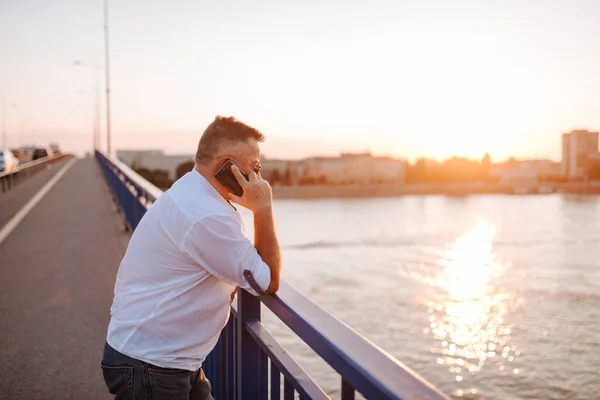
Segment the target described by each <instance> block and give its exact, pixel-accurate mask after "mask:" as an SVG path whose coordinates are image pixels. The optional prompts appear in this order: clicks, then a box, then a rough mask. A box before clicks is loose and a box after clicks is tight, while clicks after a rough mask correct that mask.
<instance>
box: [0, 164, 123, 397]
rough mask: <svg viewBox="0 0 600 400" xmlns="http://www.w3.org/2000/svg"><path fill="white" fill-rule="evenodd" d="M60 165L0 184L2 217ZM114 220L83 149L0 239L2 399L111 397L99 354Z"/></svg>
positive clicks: (111, 272)
mask: <svg viewBox="0 0 600 400" xmlns="http://www.w3.org/2000/svg"><path fill="white" fill-rule="evenodd" d="M63 165H64V163H60V164H56V165H54V166H53V167H52V169H50V170H48V171H44V172H41V173H40V174H38V175H36V176H35V177H32V178H31V180H29V181H27V182H24V183H22V184H21V185H20V186H17V187H16V188H15V189H14V190H13V191H11V192H8V193H4V194H0V209H1V211H0V227H2V226H4V224H6V222H7V221H8V220H9V219H10V218H11V216H12V215H14V214H15V213H16V212H17V211H18V210H19V209H20V207H22V206H23V205H24V203H25V202H26V201H27V200H28V199H29V198H31V197H32V196H33V195H34V194H35V193H36V192H37V190H39V189H40V188H41V187H42V186H43V185H44V184H45V182H47V181H48V180H49V179H50V177H51V176H52V175H53V174H55V173H56V172H57V171H58V170H60V168H61V167H62V166H63ZM122 226H123V223H122V221H121V220H120V217H119V216H118V214H116V213H115V209H114V206H113V204H112V201H111V199H110V196H109V192H108V189H107V186H106V184H105V182H104V180H103V178H102V175H101V171H100V169H99V167H98V166H97V165H96V162H95V160H94V159H92V158H88V159H82V160H78V161H77V162H76V163H75V164H74V165H73V166H72V167H71V168H70V169H69V170H68V171H67V173H66V174H65V175H64V176H63V177H62V178H61V179H60V180H59V181H58V182H57V183H56V185H55V186H54V187H53V188H52V189H51V190H50V191H49V192H48V193H47V194H46V195H45V197H44V198H43V199H42V200H41V201H40V203H38V204H37V205H36V206H35V207H34V208H33V209H32V210H31V212H30V213H29V214H28V215H27V216H26V217H25V219H23V221H21V223H20V224H19V225H18V226H17V227H16V228H15V230H14V231H13V232H12V233H11V234H10V235H9V236H8V237H7V238H6V240H5V241H4V242H3V243H2V244H0V282H1V284H2V289H1V290H0V344H1V345H0V398H1V399H109V398H111V396H110V395H109V394H108V392H107V390H106V387H105V386H104V381H103V379H102V372H101V369H100V359H101V354H102V346H103V344H104V339H105V335H106V327H107V324H108V320H109V309H110V304H111V302H112V293H113V287H114V281H115V276H116V272H117V269H118V265H119V262H120V259H121V257H122V254H123V242H122V235H123V233H122V231H121V230H122Z"/></svg>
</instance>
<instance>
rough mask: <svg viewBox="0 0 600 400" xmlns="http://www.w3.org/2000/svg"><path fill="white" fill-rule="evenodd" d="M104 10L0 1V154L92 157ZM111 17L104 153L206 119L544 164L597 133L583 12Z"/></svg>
mask: <svg viewBox="0 0 600 400" xmlns="http://www.w3.org/2000/svg"><path fill="white" fill-rule="evenodd" d="M102 6H103V5H102V0H53V1H49V0H0V100H4V102H5V103H6V128H7V131H8V144H9V145H19V144H23V143H31V142H32V141H35V142H37V143H48V142H50V141H57V142H59V143H60V144H61V145H62V147H63V148H64V149H66V150H71V151H76V152H80V153H82V152H84V151H86V150H88V149H89V148H91V143H92V139H91V132H92V123H93V109H94V87H95V82H96V71H95V70H94V68H93V67H81V66H80V67H77V66H74V65H73V62H74V61H75V60H83V61H84V62H85V63H88V64H90V65H91V64H97V65H99V66H102V65H103V63H104V56H103V30H102V24H103V19H102V18H103V9H102ZM110 16H111V73H112V94H113V95H112V99H113V104H112V113H113V121H112V130H113V148H115V149H124V148H162V149H164V150H165V151H166V152H168V153H181V152H184V153H192V152H194V150H195V147H196V145H197V142H198V139H199V136H200V134H201V132H202V131H203V129H204V128H205V126H206V125H207V124H208V123H209V122H210V121H211V120H212V119H213V118H214V116H215V115H217V114H220V115H227V116H229V115H233V116H235V117H236V118H238V119H240V120H242V121H244V122H247V123H249V124H251V125H254V126H255V127H257V128H259V129H260V130H262V131H263V132H264V133H265V134H266V135H267V142H265V144H264V146H263V153H265V154H266V155H267V156H268V157H289V158H298V157H303V156H307V155H313V154H335V153H337V152H338V151H363V150H366V149H369V150H371V151H372V152H373V153H375V154H390V155H393V156H398V157H403V158H409V159H414V158H415V157H418V156H428V157H432V158H444V157H448V156H450V155H464V156H469V157H481V156H482V155H483V153H485V152H486V151H489V152H490V153H491V155H492V158H493V159H494V160H501V159H504V158H507V157H508V156H510V155H514V156H516V157H543V158H552V159H556V160H559V159H560V143H561V142H560V133H561V132H563V131H566V130H570V129H571V128H579V127H581V128H589V129H593V130H598V129H600V23H598V20H599V18H600V1H597V0H572V1H569V0H532V1H527V2H525V1H510V0H507V1H477V0H472V1H461V0H458V1H445V0H438V1H432V0H427V1H417V0H414V1H401V0H398V1H391V0H377V1H365V0H363V1H352V0H349V1H348V0H346V1H341V0H337V1H317V0H305V1H295V2H291V1H281V0H269V1H252V2H250V1H245V2H242V1H235V2H234V1H207V0H198V1H192V0H172V1H157V0H145V1H142V0H127V1H125V0H122V1H111V9H110ZM100 74H101V77H102V80H101V85H102V87H103V85H104V79H103V76H104V75H103V72H100ZM102 115H103V116H104V107H102ZM103 121H104V119H103ZM102 128H103V132H104V123H103V125H102ZM103 143H104V141H103Z"/></svg>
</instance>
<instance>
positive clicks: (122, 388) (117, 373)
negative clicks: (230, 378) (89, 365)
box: [101, 343, 213, 400]
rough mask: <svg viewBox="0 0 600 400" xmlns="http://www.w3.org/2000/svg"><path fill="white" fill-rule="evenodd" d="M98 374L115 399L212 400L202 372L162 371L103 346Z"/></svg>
mask: <svg viewBox="0 0 600 400" xmlns="http://www.w3.org/2000/svg"><path fill="white" fill-rule="evenodd" d="M101 366H102V374H103V375H104V382H105V383H106V386H107V387H108V391H109V392H110V393H111V394H114V395H115V400H129V399H135V400H138V399H139V400H146V399H148V400H150V399H152V400H167V399H168V400H184V399H185V400H213V397H212V394H211V387H210V382H209V381H208V379H206V376H205V375H204V371H202V368H200V369H199V370H198V371H186V370H182V369H172V368H162V367H157V366H156V365H152V364H149V363H147V362H144V361H140V360H136V359H135V358H131V357H129V356H126V355H125V354H122V353H120V352H118V351H117V350H115V349H114V348H112V347H111V346H110V345H109V344H108V343H106V344H105V345H104V355H103V357H102V363H101Z"/></svg>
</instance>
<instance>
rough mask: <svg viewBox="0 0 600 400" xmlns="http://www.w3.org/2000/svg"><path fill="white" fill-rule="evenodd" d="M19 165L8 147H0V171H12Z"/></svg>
mask: <svg viewBox="0 0 600 400" xmlns="http://www.w3.org/2000/svg"><path fill="white" fill-rule="evenodd" d="M18 167H19V159H18V158H17V157H16V156H15V155H14V154H13V152H12V151H11V150H10V149H4V150H2V149H0V172H12V171H14V170H15V169H17V168H18Z"/></svg>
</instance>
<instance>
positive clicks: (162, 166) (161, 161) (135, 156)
mask: <svg viewBox="0 0 600 400" xmlns="http://www.w3.org/2000/svg"><path fill="white" fill-rule="evenodd" d="M117 158H118V159H119V160H121V161H122V162H124V163H125V164H127V165H128V166H130V167H131V168H146V169H149V170H155V169H158V170H164V171H167V173H168V174H169V179H171V180H174V179H175V178H177V176H176V170H177V167H178V166H179V165H180V164H182V163H184V162H186V161H194V158H195V156H194V155H193V154H173V155H172V154H165V153H164V152H163V151H162V150H117Z"/></svg>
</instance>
